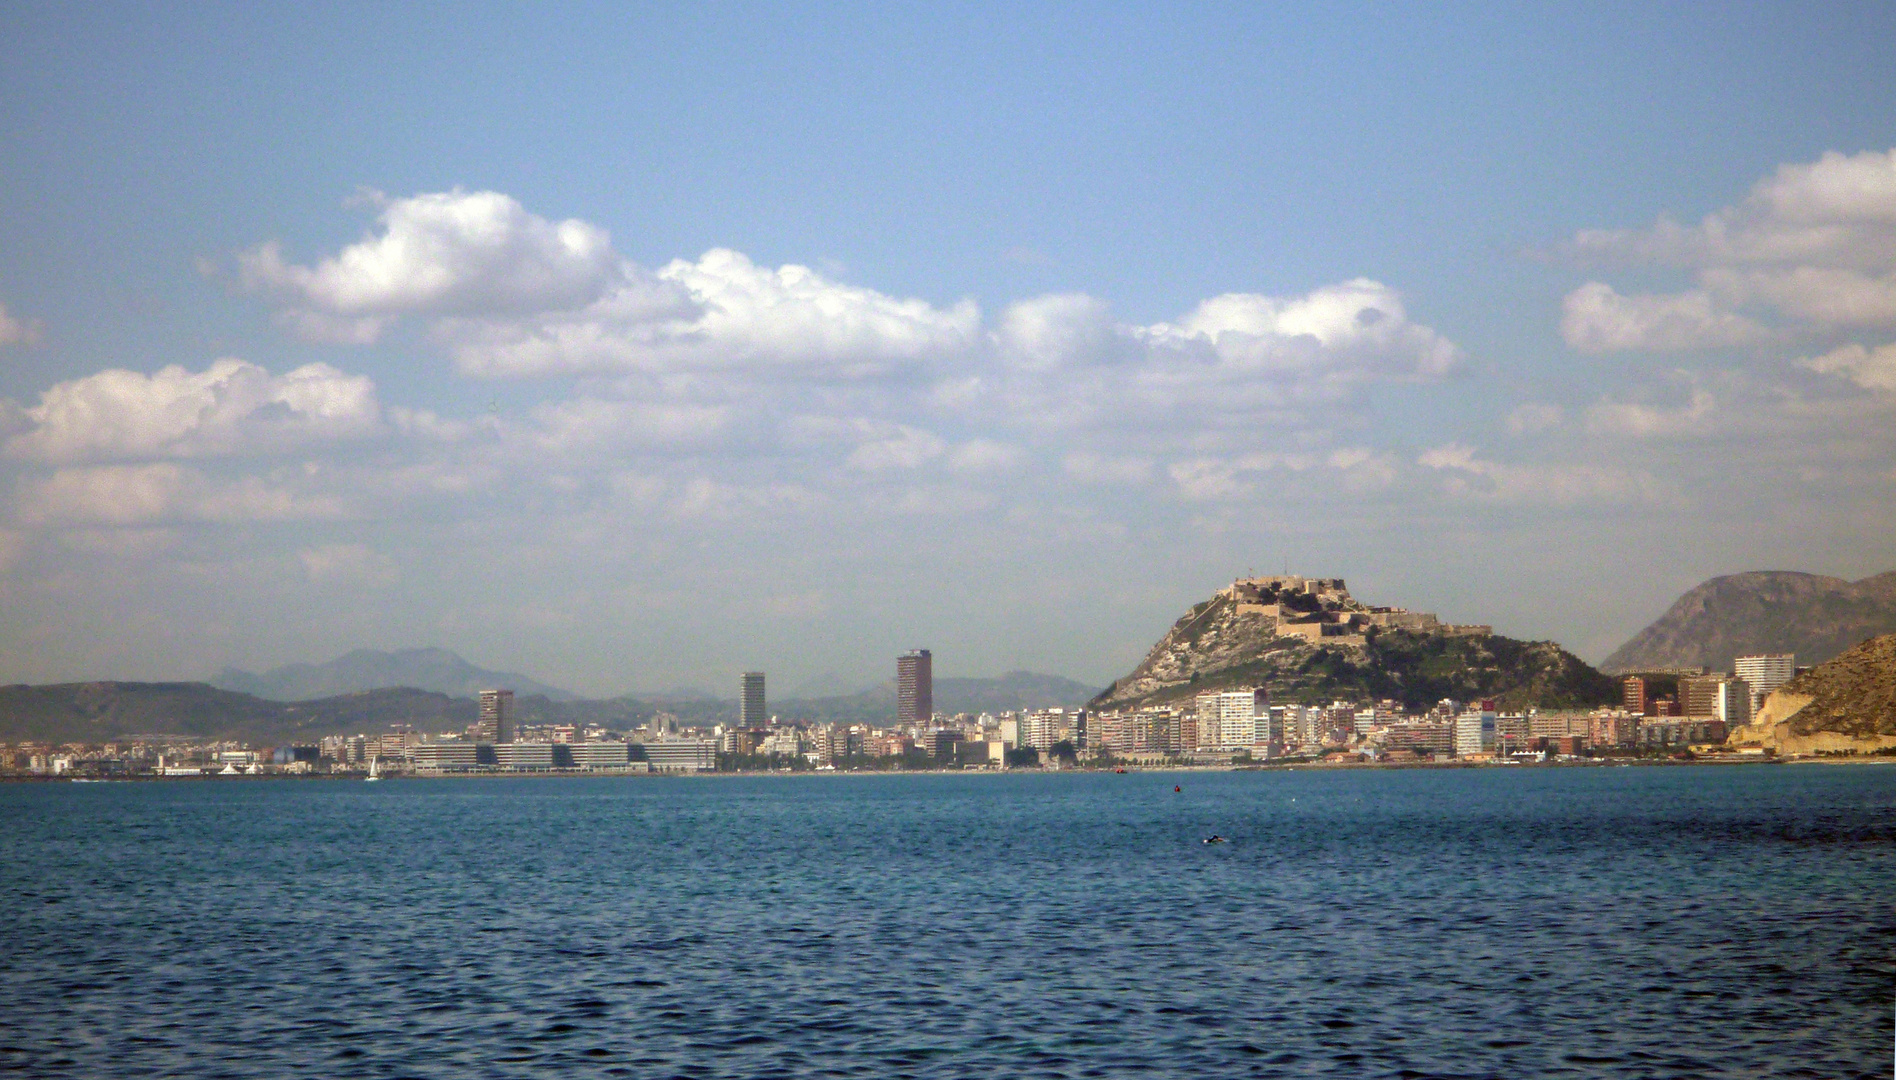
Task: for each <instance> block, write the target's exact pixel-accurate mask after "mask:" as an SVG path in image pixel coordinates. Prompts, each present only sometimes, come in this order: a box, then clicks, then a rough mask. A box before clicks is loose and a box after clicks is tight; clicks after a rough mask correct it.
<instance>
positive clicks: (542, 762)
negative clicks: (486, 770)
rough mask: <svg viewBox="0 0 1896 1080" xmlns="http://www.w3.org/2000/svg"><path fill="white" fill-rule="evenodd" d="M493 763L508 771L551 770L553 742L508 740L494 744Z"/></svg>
mask: <svg viewBox="0 0 1896 1080" xmlns="http://www.w3.org/2000/svg"><path fill="white" fill-rule="evenodd" d="M494 765H495V767H496V768H501V769H506V770H508V771H509V772H551V771H552V769H553V765H554V761H553V744H552V743H550V742H530V743H529V742H509V743H495V744H494Z"/></svg>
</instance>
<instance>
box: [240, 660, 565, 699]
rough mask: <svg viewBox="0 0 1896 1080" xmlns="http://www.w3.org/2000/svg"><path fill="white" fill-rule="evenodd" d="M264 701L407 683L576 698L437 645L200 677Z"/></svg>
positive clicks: (457, 692) (470, 692) (452, 691)
mask: <svg viewBox="0 0 1896 1080" xmlns="http://www.w3.org/2000/svg"><path fill="white" fill-rule="evenodd" d="M205 682H206V683H207V684H208V685H211V686H214V687H217V688H218V689H220V690H233V691H236V692H238V693H243V694H250V695H252V696H253V697H259V698H263V699H265V700H268V701H314V700H317V699H320V698H327V697H335V696H338V695H341V694H353V693H361V692H363V691H366V690H385V689H393V688H397V687H410V688H413V689H417V690H426V691H431V692H434V693H439V694H446V695H448V696H449V697H456V698H474V697H476V696H477V695H478V694H479V692H480V691H482V690H491V689H496V688H498V689H506V690H512V691H513V692H514V693H515V695H517V696H522V697H524V696H526V695H529V694H537V695H540V696H542V697H545V698H547V699H548V700H550V701H577V700H579V698H578V695H576V694H572V693H569V692H567V691H565V690H561V689H559V688H558V687H554V686H548V685H547V684H545V683H543V682H540V681H539V680H537V679H533V678H530V677H528V676H526V675H522V674H520V673H519V672H516V671H492V670H489V669H487V668H483V667H480V666H478V665H475V664H471V663H469V662H468V661H467V660H465V659H462V657H461V656H460V655H459V654H457V653H454V652H451V651H449V650H447V649H442V648H432V647H431V648H420V649H397V650H395V651H393V652H385V651H382V650H380V649H352V650H350V651H349V652H346V653H344V654H342V655H341V656H338V657H337V658H335V659H334V660H331V661H328V662H327V663H322V664H311V663H294V664H284V665H282V666H280V667H275V668H271V669H270V670H269V671H266V672H263V673H261V674H255V673H252V672H248V671H244V670H242V669H239V668H234V667H227V668H225V669H224V670H222V671H220V672H218V673H217V674H216V675H214V676H212V677H211V678H209V679H207V680H205Z"/></svg>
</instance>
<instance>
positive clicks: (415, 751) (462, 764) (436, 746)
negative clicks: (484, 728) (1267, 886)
mask: <svg viewBox="0 0 1896 1080" xmlns="http://www.w3.org/2000/svg"><path fill="white" fill-rule="evenodd" d="M479 752H480V748H479V747H478V746H477V745H476V744H474V743H471V742H458V741H457V742H436V743H422V744H420V745H418V746H411V747H409V748H408V760H409V761H410V762H412V763H413V764H414V766H415V768H416V769H419V770H421V771H424V772H467V771H469V770H470V769H473V768H474V767H475V766H477V765H479V764H480V758H479Z"/></svg>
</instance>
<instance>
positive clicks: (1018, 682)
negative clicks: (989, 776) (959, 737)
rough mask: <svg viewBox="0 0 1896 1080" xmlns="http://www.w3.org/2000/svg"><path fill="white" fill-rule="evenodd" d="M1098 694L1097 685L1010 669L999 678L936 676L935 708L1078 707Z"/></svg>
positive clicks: (960, 710)
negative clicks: (939, 677) (949, 677)
mask: <svg viewBox="0 0 1896 1080" xmlns="http://www.w3.org/2000/svg"><path fill="white" fill-rule="evenodd" d="M1097 693H1099V687H1097V686H1088V685H1086V684H1085V683H1078V682H1074V681H1073V680H1072V679H1063V678H1061V677H1060V676H1058V675H1038V674H1035V673H1034V672H1031V671H1010V672H1008V673H1007V674H1005V675H1002V676H1001V677H1000V678H998V679H936V680H935V711H936V712H943V713H964V712H965V713H982V712H991V713H998V712H1003V711H1006V710H1008V709H1051V708H1057V707H1059V706H1063V705H1064V706H1068V707H1078V706H1081V705H1084V704H1086V702H1087V700H1088V699H1089V698H1091V697H1092V696H1093V695H1095V694H1097Z"/></svg>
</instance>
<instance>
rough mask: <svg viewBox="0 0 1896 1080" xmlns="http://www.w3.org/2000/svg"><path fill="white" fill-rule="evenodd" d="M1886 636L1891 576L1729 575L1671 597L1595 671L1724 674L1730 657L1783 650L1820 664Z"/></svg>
mask: <svg viewBox="0 0 1896 1080" xmlns="http://www.w3.org/2000/svg"><path fill="white" fill-rule="evenodd" d="M1888 633H1896V572H1891V573H1887V574H1879V575H1877V576H1875V577H1870V578H1864V579H1863V580H1862V581H1845V580H1843V579H1842V578H1834V577H1824V576H1822V575H1820V574H1800V573H1795V572H1792V571H1788V570H1767V571H1759V572H1755V573H1748V574H1731V575H1728V576H1725V577H1715V578H1713V579H1711V580H1710V581H1707V582H1705V583H1704V584H1702V585H1700V586H1698V587H1697V588H1695V589H1693V590H1691V591H1690V592H1688V593H1686V594H1685V595H1684V596H1681V597H1679V599H1678V600H1677V601H1676V602H1674V603H1673V605H1672V607H1671V608H1669V609H1668V610H1667V611H1666V613H1665V614H1664V615H1661V616H1660V617H1659V619H1658V621H1656V622H1654V623H1653V624H1652V625H1651V626H1648V627H1646V628H1645V629H1644V630H1641V631H1640V632H1639V633H1638V634H1635V635H1634V636H1633V639H1632V640H1631V641H1628V642H1627V643H1626V644H1624V645H1622V646H1620V647H1619V648H1618V649H1617V650H1615V651H1614V653H1613V655H1611V656H1609V657H1607V658H1606V662H1605V663H1603V664H1601V665H1600V669H1601V670H1602V671H1608V672H1615V673H1617V672H1625V671H1663V670H1668V669H1672V668H1687V667H1709V668H1711V669H1712V670H1714V671H1729V670H1730V669H1731V662H1732V659H1733V658H1734V657H1739V656H1747V655H1751V654H1755V653H1784V652H1788V653H1796V654H1797V662H1798V663H1800V664H1820V663H1823V662H1824V661H1825V660H1828V659H1830V658H1831V657H1833V656H1837V655H1839V654H1841V653H1843V652H1844V651H1845V650H1846V649H1849V648H1851V647H1852V646H1854V645H1856V644H1857V643H1859V642H1861V641H1863V640H1864V639H1865V638H1870V637H1874V636H1875V635H1877V634H1888Z"/></svg>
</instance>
